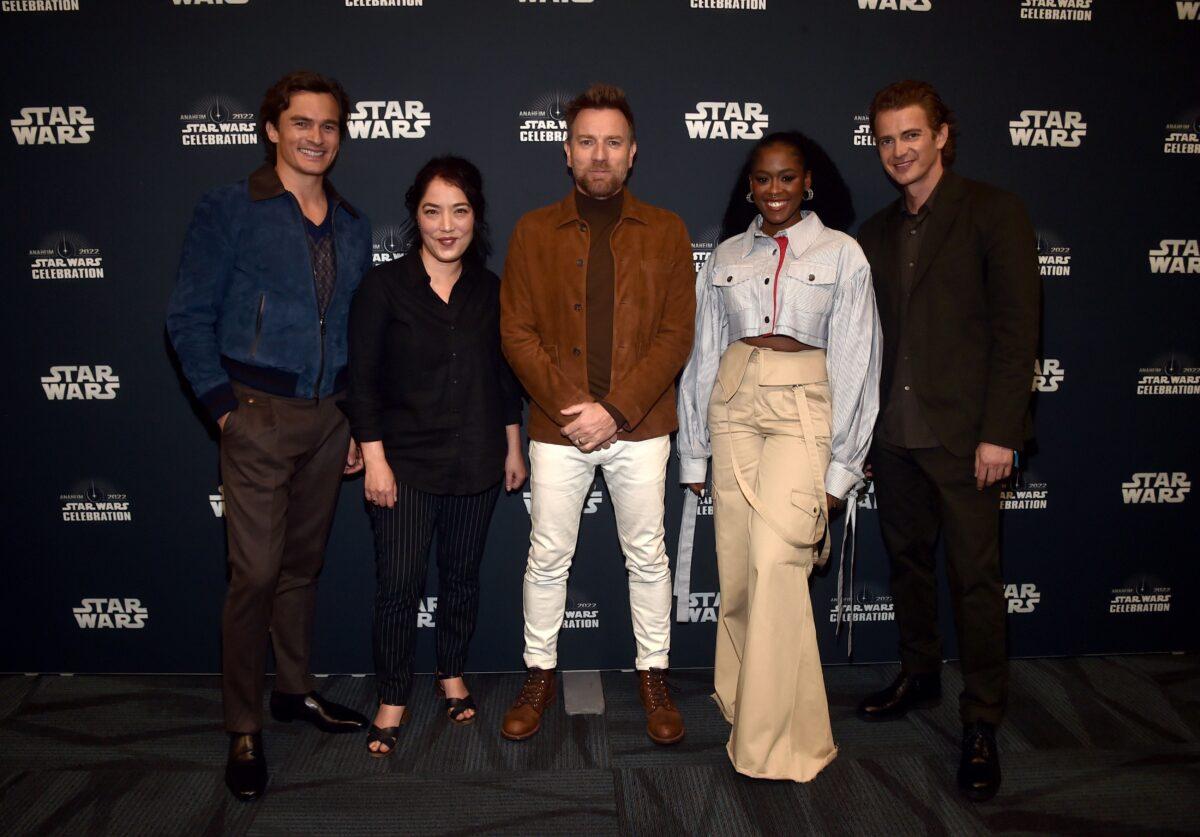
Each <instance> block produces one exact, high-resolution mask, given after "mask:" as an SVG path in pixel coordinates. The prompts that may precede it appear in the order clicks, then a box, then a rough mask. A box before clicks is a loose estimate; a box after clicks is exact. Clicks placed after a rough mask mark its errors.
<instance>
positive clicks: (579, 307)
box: [575, 302, 583, 311]
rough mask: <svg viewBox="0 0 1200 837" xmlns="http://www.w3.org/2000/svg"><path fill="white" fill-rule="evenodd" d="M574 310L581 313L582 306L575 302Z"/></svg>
mask: <svg viewBox="0 0 1200 837" xmlns="http://www.w3.org/2000/svg"><path fill="white" fill-rule="evenodd" d="M575 310H576V311H582V310H583V306H582V305H580V304H579V303H578V302H576V303H575Z"/></svg>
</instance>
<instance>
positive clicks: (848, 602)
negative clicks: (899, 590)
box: [829, 587, 896, 623]
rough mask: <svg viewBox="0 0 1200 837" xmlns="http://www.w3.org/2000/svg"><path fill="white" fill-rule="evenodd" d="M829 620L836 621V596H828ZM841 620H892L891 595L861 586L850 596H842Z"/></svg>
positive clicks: (892, 604) (892, 605)
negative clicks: (881, 593)
mask: <svg viewBox="0 0 1200 837" xmlns="http://www.w3.org/2000/svg"><path fill="white" fill-rule="evenodd" d="M829 602H830V605H829V621H830V622H831V623H835V622H837V621H838V597H837V596H830V598H829ZM842 621H843V622H894V621H896V606H895V604H894V603H893V601H892V597H891V596H881V595H878V594H876V593H874V592H872V591H871V590H868V589H867V588H865V587H864V588H862V589H861V590H859V591H858V592H857V593H855V594H854V595H852V596H843V597H842Z"/></svg>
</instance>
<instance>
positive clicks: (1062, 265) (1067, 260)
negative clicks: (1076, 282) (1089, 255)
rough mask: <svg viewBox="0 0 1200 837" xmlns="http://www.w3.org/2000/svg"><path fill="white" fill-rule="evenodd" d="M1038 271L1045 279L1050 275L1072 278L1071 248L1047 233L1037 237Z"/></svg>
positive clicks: (1039, 234)
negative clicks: (1052, 238)
mask: <svg viewBox="0 0 1200 837" xmlns="http://www.w3.org/2000/svg"><path fill="white" fill-rule="evenodd" d="M1037 253H1038V272H1039V273H1040V274H1041V276H1042V278H1043V279H1046V278H1049V277H1062V278H1064V279H1069V278H1071V248H1070V247H1067V246H1066V245H1064V244H1059V243H1056V242H1055V241H1053V240H1051V237H1050V235H1049V234H1047V233H1041V232H1039V233H1038V237H1037Z"/></svg>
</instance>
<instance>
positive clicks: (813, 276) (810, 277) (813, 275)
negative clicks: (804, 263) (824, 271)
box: [808, 273, 817, 282]
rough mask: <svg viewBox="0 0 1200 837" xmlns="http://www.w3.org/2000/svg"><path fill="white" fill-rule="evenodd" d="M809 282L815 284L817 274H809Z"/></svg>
mask: <svg viewBox="0 0 1200 837" xmlns="http://www.w3.org/2000/svg"><path fill="white" fill-rule="evenodd" d="M808 281H810V282H815V281H817V276H816V274H815V273H810V274H808Z"/></svg>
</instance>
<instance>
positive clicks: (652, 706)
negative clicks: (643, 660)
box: [642, 669, 675, 712]
mask: <svg viewBox="0 0 1200 837" xmlns="http://www.w3.org/2000/svg"><path fill="white" fill-rule="evenodd" d="M642 688H643V691H644V693H645V696H646V708H647V710H648V711H650V712H653V711H654V710H656V709H674V708H675V704H674V703H672V701H671V692H670V690H669V688H668V687H667V675H666V672H663V671H655V670H654V669H651V670H650V671H648V672H646V678H645V680H643V681H642Z"/></svg>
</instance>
